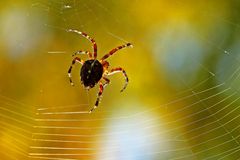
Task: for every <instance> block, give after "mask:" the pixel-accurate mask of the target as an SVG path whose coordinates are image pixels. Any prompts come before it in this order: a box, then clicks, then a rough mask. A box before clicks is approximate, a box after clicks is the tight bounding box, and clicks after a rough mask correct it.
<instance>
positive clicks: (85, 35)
mask: <svg viewBox="0 0 240 160" xmlns="http://www.w3.org/2000/svg"><path fill="white" fill-rule="evenodd" d="M67 31H68V32H75V33H77V34H80V35H82V36H83V37H85V38H87V39H88V40H89V41H90V42H91V43H92V44H93V58H94V59H96V58H97V43H96V42H95V40H94V39H93V38H91V37H90V36H89V35H87V34H86V33H84V32H80V31H78V30H76V29H69V30H67Z"/></svg>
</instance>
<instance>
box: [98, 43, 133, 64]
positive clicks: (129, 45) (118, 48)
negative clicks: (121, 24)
mask: <svg viewBox="0 0 240 160" xmlns="http://www.w3.org/2000/svg"><path fill="white" fill-rule="evenodd" d="M126 47H133V45H132V44H131V43H126V44H124V45H121V46H118V47H116V48H114V49H112V50H111V51H110V52H109V53H108V54H106V55H104V56H103V57H102V58H101V61H103V60H105V59H107V58H108V57H109V56H111V55H113V54H114V53H115V52H117V51H118V50H120V49H123V48H126Z"/></svg>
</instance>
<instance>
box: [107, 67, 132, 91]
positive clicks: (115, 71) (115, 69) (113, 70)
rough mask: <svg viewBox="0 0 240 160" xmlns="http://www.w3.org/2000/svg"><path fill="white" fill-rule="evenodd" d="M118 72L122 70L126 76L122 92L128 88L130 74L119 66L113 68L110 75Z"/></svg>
mask: <svg viewBox="0 0 240 160" xmlns="http://www.w3.org/2000/svg"><path fill="white" fill-rule="evenodd" d="M118 72H122V73H123V76H124V77H125V84H124V86H123V88H122V89H121V92H122V91H124V89H126V87H127V84H128V81H129V80H128V76H127V73H126V71H125V70H124V69H122V68H121V67H118V68H114V69H112V70H111V71H110V72H109V73H108V75H112V74H115V73H118Z"/></svg>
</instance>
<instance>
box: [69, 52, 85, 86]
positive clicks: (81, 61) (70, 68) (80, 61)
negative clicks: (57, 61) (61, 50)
mask: <svg viewBox="0 0 240 160" xmlns="http://www.w3.org/2000/svg"><path fill="white" fill-rule="evenodd" d="M76 62H78V63H80V64H82V65H83V63H84V61H83V60H82V59H80V58H78V57H75V58H74V59H73V61H72V64H71V66H70V67H69V69H68V77H69V81H70V84H71V85H72V86H73V85H74V84H73V81H72V78H71V77H72V74H71V72H72V67H73V65H74V64H75V63H76Z"/></svg>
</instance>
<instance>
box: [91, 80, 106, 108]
mask: <svg viewBox="0 0 240 160" xmlns="http://www.w3.org/2000/svg"><path fill="white" fill-rule="evenodd" d="M99 84H100V85H99V92H98V96H97V100H96V102H95V105H94V107H93V108H92V109H91V110H90V111H89V113H92V112H93V111H94V110H95V109H96V108H97V107H98V104H99V101H100V99H101V96H102V93H103V89H104V87H103V84H102V82H100V83H99Z"/></svg>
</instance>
